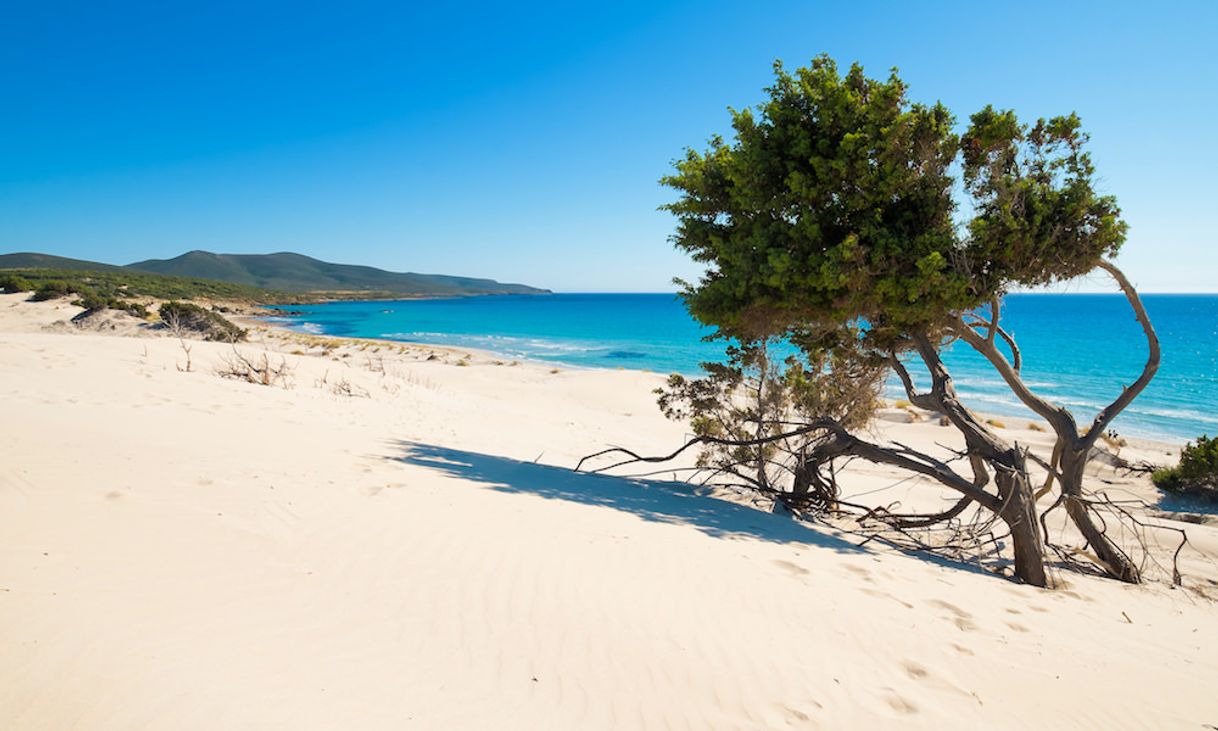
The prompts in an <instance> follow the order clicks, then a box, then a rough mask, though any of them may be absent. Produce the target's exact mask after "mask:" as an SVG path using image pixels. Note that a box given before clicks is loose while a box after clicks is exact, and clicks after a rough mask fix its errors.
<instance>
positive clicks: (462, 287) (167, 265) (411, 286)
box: [127, 251, 547, 295]
mask: <svg viewBox="0 0 1218 731" xmlns="http://www.w3.org/2000/svg"><path fill="white" fill-rule="evenodd" d="M127 268H129V269H136V270H139V271H145V272H153V273H156V274H169V275H173V276H184V277H201V278H205V279H216V280H219V281H221V282H232V283H234V284H244V285H247V286H252V287H261V288H263V289H275V290H281V291H287V292H335V293H352V292H363V293H369V294H373V293H375V294H403V295H466V294H541V293H544V292H546V291H547V290H542V289H537V288H535V287H528V286H525V285H523V284H504V283H501V282H496V281H494V280H493V279H475V278H471V277H454V276H448V275H444V274H416V273H413V272H404V273H398V272H388V271H385V270H383V269H376V268H374V267H367V266H355V265H351V264H331V263H329V262H324V261H320V260H318V259H313V258H311V257H308V256H304V255H302V254H292V253H279V254H213V253H211V252H208V251H191V252H188V253H185V254H182V255H181V256H179V257H176V258H173V259H150V260H148V261H141V262H136V263H134V264H130V265H128V267H127Z"/></svg>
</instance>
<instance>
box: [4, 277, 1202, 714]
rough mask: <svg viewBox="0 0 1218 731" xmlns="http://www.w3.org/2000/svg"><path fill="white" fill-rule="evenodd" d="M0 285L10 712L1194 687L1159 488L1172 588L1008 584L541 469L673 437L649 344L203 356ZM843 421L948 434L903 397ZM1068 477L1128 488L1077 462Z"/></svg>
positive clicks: (1017, 697) (736, 702) (857, 492)
mask: <svg viewBox="0 0 1218 731" xmlns="http://www.w3.org/2000/svg"><path fill="white" fill-rule="evenodd" d="M19 299H20V298H19V296H13V295H5V296H0V398H3V399H4V403H5V404H6V419H5V420H4V421H2V422H0V445H3V446H2V447H0V449H3V450H4V454H3V456H4V461H5V464H6V470H5V471H3V473H0V556H3V557H4V558H3V559H0V654H3V656H4V657H5V658H6V662H5V663H3V664H2V665H0V718H3V719H6V720H7V721H8V725H9V726H11V727H13V728H31V729H39V728H62V727H70V726H72V725H75V726H77V727H81V728H86V727H87V728H90V729H98V730H101V731H107V730H109V729H116V730H117V729H124V730H127V729H150V730H151V729H158V730H159V729H170V728H172V729H175V730H177V729H188V730H189V729H206V728H217V727H224V728H268V729H269V728H275V729H278V728H285V729H286V728H298V729H314V728H316V729H322V728H334V727H336V726H345V727H359V728H365V729H389V728H400V727H402V726H409V725H412V724H413V725H417V726H418V727H420V728H454V729H461V728H471V729H474V728H487V727H498V728H508V729H525V728H529V729H570V728H592V729H595V728H615V727H617V728H620V727H623V726H629V727H632V728H641V729H649V728H657V729H658V728H666V727H671V726H674V725H675V726H681V725H682V724H685V725H691V726H694V727H699V728H747V729H761V728H776V727H790V728H818V727H819V728H848V727H894V726H898V725H899V726H901V727H902V728H915V729H918V728H927V729H930V728H942V727H944V726H945V725H946V726H951V725H985V726H986V727H989V728H1025V727H1028V726H1041V727H1053V728H1090V727H1094V726H1096V725H1102V726H1104V727H1108V728H1131V729H1133V728H1147V727H1162V726H1177V727H1192V728H1196V727H1199V726H1200V725H1202V724H1203V723H1207V722H1209V721H1211V720H1212V719H1213V718H1215V717H1218V699H1215V698H1214V696H1213V694H1212V693H1210V692H1209V690H1210V689H1211V688H1212V686H1213V683H1214V680H1215V679H1218V659H1216V658H1214V657H1213V653H1212V652H1211V651H1210V648H1212V647H1213V646H1215V644H1218V620H1216V619H1215V617H1216V616H1218V614H1216V613H1215V611H1214V609H1215V604H1214V600H1213V599H1211V598H1209V597H1210V596H1211V595H1212V593H1213V591H1214V589H1213V587H1218V569H1216V568H1215V566H1216V565H1218V564H1216V563H1215V557H1218V527H1216V526H1214V525H1212V524H1209V523H1203V524H1196V525H1194V524H1186V523H1180V522H1177V521H1173V522H1172V525H1184V526H1186V527H1187V529H1188V531H1189V537H1190V543H1191V545H1192V548H1191V549H1190V550H1189V551H1188V552H1186V553H1185V554H1184V555H1183V558H1182V561H1183V563H1182V570H1183V571H1184V574H1185V576H1186V580H1185V585H1184V587H1183V588H1182V589H1172V588H1171V587H1170V586H1169V583H1168V582H1165V581H1164V580H1163V577H1162V576H1158V578H1156V579H1155V580H1154V581H1152V582H1151V583H1148V584H1146V585H1143V586H1125V585H1121V584H1117V583H1115V582H1111V581H1105V580H1102V579H1098V578H1095V577H1091V576H1086V575H1077V574H1069V575H1065V576H1064V577H1063V578H1064V580H1065V582H1066V583H1067V584H1068V586H1064V587H1061V588H1059V589H1058V590H1054V591H1043V590H1037V589H1032V588H1029V587H1026V586H1021V585H1017V584H1014V583H1012V582H1011V581H1009V580H1008V579H1006V578H1004V577H1002V576H997V575H994V574H991V573H988V572H986V571H983V570H980V569H978V568H977V567H976V566H972V565H962V564H953V563H950V562H945V561H938V560H932V559H928V558H927V557H924V556H917V555H909V554H905V553H902V552H900V551H897V550H895V549H892V548H888V547H885V546H883V545H879V544H878V542H872V543H870V544H867V545H863V546H860V545H859V543H860V540H859V539H857V538H856V537H852V536H851V535H849V533H847V532H844V531H843V530H842V529H840V528H839V527H836V526H833V525H820V524H816V525H814V524H806V523H800V522H797V521H794V520H791V519H790V518H788V517H784V516H780V515H773V514H770V513H768V512H765V511H764V510H762V509H760V507H761V506H758V505H755V504H753V503H752V502H750V501H749V500H748V499H741V498H739V497H738V496H731V495H722V494H707V493H704V492H701V491H698V490H694V489H691V488H689V487H688V486H683V485H682V484H681V483H671V482H664V481H632V480H624V479H621V478H620V477H612V476H589V475H581V474H575V473H573V472H571V469H570V468H571V467H572V466H573V465H574V464H575V462H576V461H578V459H579V458H580V457H582V456H583V455H586V454H589V453H591V452H594V451H597V450H598V449H600V448H603V447H604V446H607V445H613V444H621V445H624V446H631V447H636V448H640V449H649V450H651V449H654V450H656V451H667V449H669V448H671V447H672V446H674V445H676V444H678V443H679V442H680V441H681V440H683V438H684V436H685V432H686V429H685V427H684V426H683V425H681V424H679V423H676V422H670V421H668V420H665V419H664V418H663V417H662V416H661V415H660V414H659V413H658V410H657V409H656V407H655V403H654V395H653V394H652V393H651V389H652V388H654V387H655V386H656V385H658V384H659V383H660V382H662V381H663V378H664V376H663V375H661V374H653V373H651V374H649V373H645V372H641V371H631V370H625V369H623V370H612V369H587V370H583V369H580V370H575V369H568V368H555V367H553V366H551V365H550V364H546V365H538V364H534V363H526V362H521V363H520V364H519V365H516V366H511V365H510V364H509V363H508V362H506V361H502V359H497V358H496V357H495V356H494V355H492V354H488V353H478V352H470V351H467V350H464V349H456V348H445V347H439V346H425V345H418V346H417V345H409V344H405V343H399V342H395V341H383V340H363V339H359V340H356V339H350V338H341V339H338V338H331V337H329V336H305V335H302V334H299V333H295V332H294V331H291V330H286V329H275V328H270V327H268V326H266V324H264V323H263V324H261V325H260V326H259V328H258V329H257V330H256V331H254V332H252V333H251V341H250V342H249V343H243V344H238V345H237V348H239V349H240V350H241V351H242V352H244V353H247V354H248V355H249V356H251V357H257V356H259V355H260V354H262V353H266V354H267V355H268V357H269V358H271V359H273V360H274V361H275V362H278V360H279V359H280V358H283V359H284V361H285V362H286V363H287V364H289V365H290V366H291V367H292V371H291V383H290V384H274V385H272V386H270V387H268V386H264V385H257V384H252V383H246V382H243V381H238V380H231V379H226V378H221V377H220V376H219V375H218V374H217V370H220V369H222V368H223V367H224V362H225V360H224V359H225V358H226V357H227V356H228V355H229V354H230V353H231V352H232V350H233V348H232V346H229V345H226V344H222V343H207V342H197V341H192V342H189V343H186V345H187V346H189V347H190V348H191V351H190V354H189V357H190V359H191V361H192V363H193V366H192V369H191V370H190V371H186V370H183V367H184V364H185V362H186V357H187V356H186V354H185V353H184V348H183V344H181V343H179V342H178V341H177V340H175V339H172V338H168V337H165V336H164V335H163V334H160V333H156V332H149V331H138V330H136V331H126V330H124V329H123V328H124V326H125V325H124V323H127V324H130V323H128V322H127V320H125V319H123V318H117V317H116V318H115V319H114V320H113V321H112V322H99V323H97V327H98V329H97V330H94V331H84V330H82V329H80V328H77V327H75V326H71V325H69V326H62V327H61V326H57V325H55V323H56V322H59V321H66V320H68V319H69V318H70V317H71V316H72V315H73V314H75V313H76V312H79V309H78V308H73V307H71V306H69V305H67V304H66V303H64V302H62V301H60V302H51V303H41V304H33V303H24V302H20V301H19ZM111 325H113V329H110V326H111ZM48 327H49V328H51V329H50V330H48V329H47V328H48ZM124 333H125V334H124ZM296 350H299V351H300V353H299V354H297V353H295V352H294V351H296ZM432 355H435V356H436V357H435V358H434V359H431V360H429V359H428V358H430V357H431V356H432ZM467 356H468V357H467ZM463 360H465V361H467V364H466V365H464V366H462V365H460V363H461V361H463ZM496 360H500V361H501V364H500V365H496ZM555 371H557V372H555ZM343 384H346V390H344V387H343ZM285 386H288V387H285ZM365 394H366V395H365ZM894 416H895V415H894ZM1011 426H1015V425H1011ZM872 428H873V429H874V430H875V431H876V432H877V433H879V434H882V435H883V436H884V437H886V438H888V439H892V440H895V441H901V442H903V443H910V444H917V445H926V446H927V448H934V447H935V445H936V444H937V443H939V442H942V443H943V446H944V448H945V449H950V448H952V447H953V446H954V442H952V440H951V430H947V429H942V428H940V427H938V426H937V424H936V423H934V422H932V421H929V420H927V421H919V422H913V423H900V422H897V421H878V422H877V423H876V424H875V425H874V426H873V427H872ZM1006 431H1007V432H1009V433H1010V434H1008V435H1015V436H1017V437H1018V438H1019V439H1020V440H1021V441H1024V440H1026V441H1027V442H1028V444H1029V447H1030V448H1032V449H1034V450H1042V451H1043V449H1044V447H1045V444H1046V442H1045V440H1046V439H1047V436H1046V435H1044V434H1042V433H1037V432H1032V431H1028V430H1016V429H1009V430H1006ZM1025 432H1026V434H1025ZM1129 449H1130V450H1131V456H1136V454H1139V453H1141V451H1143V450H1144V447H1143V446H1142V445H1138V444H1131V445H1130V447H1129ZM1151 456H1153V455H1151ZM847 476H848V478H849V482H848V483H844V484H845V486H846V489H847V491H848V493H847V494H848V495H849V496H851V497H858V496H861V497H867V498H869V499H874V500H877V501H880V502H883V503H885V504H889V503H893V502H899V503H900V504H901V505H903V506H909V507H921V506H928V505H929V506H934V505H941V504H942V503H943V501H944V499H945V498H944V496H943V495H942V494H941V493H939V492H938V491H936V490H928V489H927V486H926V485H925V484H924V483H920V482H918V481H916V480H913V481H911V480H908V479H904V478H903V477H902V476H900V475H894V474H893V473H891V472H888V471H886V470H884V469H881V468H870V467H864V466H858V467H851V468H850V470H849V472H848V473H844V479H845V477H847ZM1093 477H1094V479H1096V480H1102V481H1103V484H1104V485H1105V486H1106V489H1108V490H1110V491H1113V492H1114V494H1121V495H1133V496H1138V497H1141V498H1143V499H1147V498H1152V497H1153V495H1154V491H1153V488H1150V487H1149V485H1148V484H1147V482H1146V481H1145V478H1142V477H1138V476H1130V475H1123V474H1122V473H1121V472H1120V471H1118V470H1114V469H1112V468H1111V467H1108V466H1105V465H1097V466H1096V468H1095V470H1094V473H1093ZM1148 519H1152V520H1163V518H1161V517H1152V518H1148ZM1171 548H1172V547H1171V546H1165V547H1164V550H1170V549H1171ZM1099 668H1103V673H1102V678H1097V675H1096V673H1097V669H1099ZM1079 693H1086V694H1087V695H1088V697H1089V698H1090V699H1091V700H1092V705H1091V706H1090V708H1089V715H1088V716H1087V717H1081V716H1080V715H1079V714H1078V708H1077V699H1078V694H1079ZM1029 698H1034V699H1036V702H1035V703H1031V704H1029V703H1028V702H1027V701H1028V699H1029ZM1013 704H1019V707H1020V708H1021V712H1020V714H1018V715H1011V714H1003V713H995V712H994V709H995V708H1003V707H1010V706H1012V705H1013Z"/></svg>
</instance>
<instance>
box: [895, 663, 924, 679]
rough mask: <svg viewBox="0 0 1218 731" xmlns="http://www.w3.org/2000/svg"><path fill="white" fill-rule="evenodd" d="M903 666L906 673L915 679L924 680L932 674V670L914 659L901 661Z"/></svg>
mask: <svg viewBox="0 0 1218 731" xmlns="http://www.w3.org/2000/svg"><path fill="white" fill-rule="evenodd" d="M901 667H903V668H905V674H906V675H908V676H909V677H911V678H913V679H914V680H922V679H924V678H926V677H927V676H929V675H930V671H929V670H927V669H926V668H924V667H922V666H921V665H919V664H918V663H916V662H914V661H913V660H905V661H904V662H902V663H901Z"/></svg>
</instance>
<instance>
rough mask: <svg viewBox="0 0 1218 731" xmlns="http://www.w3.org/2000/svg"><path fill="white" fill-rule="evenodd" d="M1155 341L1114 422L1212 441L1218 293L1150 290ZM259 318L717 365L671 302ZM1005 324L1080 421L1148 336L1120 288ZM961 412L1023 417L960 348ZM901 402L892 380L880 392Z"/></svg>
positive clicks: (555, 354) (1032, 369)
mask: <svg viewBox="0 0 1218 731" xmlns="http://www.w3.org/2000/svg"><path fill="white" fill-rule="evenodd" d="M1143 302H1144V303H1145V305H1146V309H1147V311H1148V312H1149V314H1150V318H1151V321H1152V323H1153V324H1154V326H1155V330H1156V331H1157V332H1158V334H1159V339H1160V342H1161V345H1162V353H1163V356H1162V364H1161V366H1160V368H1159V372H1158V374H1157V375H1156V376H1155V379H1154V381H1153V382H1152V383H1151V384H1150V386H1149V387H1148V388H1147V389H1146V391H1145V392H1143V394H1142V395H1141V396H1139V397H1138V399H1137V400H1136V401H1134V403H1133V405H1132V406H1130V407H1129V408H1128V409H1127V410H1126V411H1125V413H1123V414H1122V415H1121V416H1120V417H1118V419H1117V421H1116V422H1114V424H1113V428H1114V429H1115V430H1116V431H1117V432H1118V433H1121V434H1127V435H1129V436H1138V437H1147V438H1154V439H1164V440H1169V441H1172V442H1183V441H1185V440H1188V439H1195V438H1196V437H1197V436H1199V435H1202V434H1209V435H1213V434H1218V295H1184V294H1148V295H1143ZM279 309H280V313H279V314H278V315H275V316H273V317H269V318H268V319H269V320H272V321H276V322H278V323H280V324H284V325H286V326H288V327H290V328H292V329H296V330H300V331H304V332H311V333H317V334H326V335H336V336H343V337H358V338H383V339H388V340H398V341H403V342H411V343H430V344H435V345H448V346H456V347H466V348H477V349H481V350H486V351H491V352H494V353H498V354H500V355H501V356H502V357H504V358H509V359H520V360H532V361H544V362H550V363H555V364H562V365H565V366H575V367H583V368H628V369H636V370H646V371H653V372H657V373H682V374H685V375H696V374H697V373H698V372H699V369H700V364H701V363H703V362H707V361H716V360H721V359H722V358H723V349H724V343H723V342H721V341H711V342H707V341H706V340H705V337H706V336H707V335H708V334H710V332H711V330H710V329H708V328H705V327H703V326H701V325H699V324H698V323H697V322H696V321H694V320H693V319H692V318H691V317H690V316H689V314H688V313H687V312H686V311H685V308H684V306H683V305H682V303H681V302H680V300H679V299H678V298H677V297H676V295H673V294H552V295H494V296H480V297H459V298H452V299H426V300H400V301H369V302H330V303H324V304H308V305H291V306H285V307H281V308H279ZM1003 324H1004V327H1006V328H1007V329H1008V330H1009V331H1010V332H1011V333H1012V334H1013V335H1014V336H1015V337H1016V339H1017V340H1018V342H1019V345H1020V348H1021V350H1022V352H1023V361H1024V362H1023V377H1024V380H1025V382H1027V383H1028V385H1029V386H1030V387H1031V388H1032V389H1033V390H1035V391H1036V392H1038V393H1040V394H1042V395H1044V396H1045V397H1047V398H1049V399H1050V400H1052V401H1054V402H1056V403H1059V404H1062V405H1064V406H1067V407H1069V408H1070V409H1071V410H1072V411H1074V413H1075V415H1076V416H1077V417H1078V418H1079V420H1080V423H1085V422H1086V421H1088V420H1090V418H1091V416H1093V415H1094V414H1095V412H1096V411H1097V410H1098V409H1100V408H1101V407H1102V406H1103V405H1105V404H1107V403H1108V402H1109V401H1111V400H1112V399H1113V398H1115V397H1116V396H1117V395H1118V394H1119V393H1120V392H1121V388H1122V387H1123V386H1124V385H1128V384H1129V383H1131V382H1132V381H1133V380H1134V379H1135V378H1137V376H1138V374H1139V373H1140V372H1141V369H1142V365H1143V364H1144V363H1145V359H1146V341H1145V338H1144V337H1143V335H1142V331H1141V328H1140V327H1139V326H1138V324H1137V321H1136V320H1135V319H1134V317H1133V313H1132V311H1131V310H1130V308H1129V304H1128V303H1127V302H1126V301H1125V298H1124V297H1123V296H1121V295H1119V294H1013V295H1008V296H1007V298H1006V300H1005V303H1004V306H1003ZM944 360H945V361H946V363H947V365H948V367H949V368H950V369H951V371H952V374H953V376H955V380H956V389H957V392H958V393H959V395H960V397H961V399H962V400H963V401H964V402H965V403H966V404H967V405H969V406H970V407H971V408H973V409H975V410H977V411H980V412H984V413H992V414H998V415H1007V416H1010V417H1012V418H1031V417H1032V414H1031V412H1029V411H1028V410H1027V409H1026V408H1025V407H1024V406H1023V405H1022V404H1021V403H1019V401H1018V400H1017V399H1016V398H1015V396H1014V395H1013V394H1012V393H1011V392H1010V390H1009V389H1008V388H1007V387H1006V385H1005V384H1004V383H1003V382H1002V380H1001V378H1000V377H999V376H998V374H997V373H996V372H995V371H994V369H993V368H992V366H990V364H989V363H988V362H987V361H985V360H984V359H983V358H982V357H981V356H980V355H978V354H977V353H975V352H974V351H973V350H972V349H971V348H969V347H968V346H967V345H965V344H963V343H957V344H955V345H953V346H951V347H949V348H948V350H947V352H946V353H945V355H944ZM914 371H915V372H916V368H915V369H914ZM888 390H889V395H890V396H891V397H894V398H900V396H901V395H902V393H901V390H900V388H899V385H898V384H897V383H896V382H895V381H894V382H892V383H890V384H889V385H888Z"/></svg>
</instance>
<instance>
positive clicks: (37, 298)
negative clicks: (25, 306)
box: [30, 279, 78, 302]
mask: <svg viewBox="0 0 1218 731" xmlns="http://www.w3.org/2000/svg"><path fill="white" fill-rule="evenodd" d="M35 281H37V280H35ZM76 289H78V287H74V286H73V285H71V284H69V283H67V282H65V281H63V280H62V279H47V280H43V281H41V282H38V283H37V284H36V285H35V286H34V294H33V295H31V296H30V300H31V301H33V302H46V301H47V300H53V299H59V298H60V297H67V296H68V295H70V294H72V292H74V291H76Z"/></svg>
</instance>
